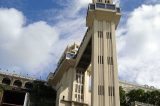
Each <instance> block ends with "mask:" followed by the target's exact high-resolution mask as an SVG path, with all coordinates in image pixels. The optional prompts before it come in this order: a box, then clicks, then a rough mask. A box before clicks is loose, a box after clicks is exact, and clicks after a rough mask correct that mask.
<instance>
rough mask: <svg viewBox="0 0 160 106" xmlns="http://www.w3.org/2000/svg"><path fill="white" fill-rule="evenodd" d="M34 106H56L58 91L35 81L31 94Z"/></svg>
mask: <svg viewBox="0 0 160 106" xmlns="http://www.w3.org/2000/svg"><path fill="white" fill-rule="evenodd" d="M30 98H31V102H32V106H55V100H56V91H55V90H54V89H53V88H52V87H51V86H48V85H46V84H45V82H42V81H34V82H33V89H32V90H31V92H30Z"/></svg>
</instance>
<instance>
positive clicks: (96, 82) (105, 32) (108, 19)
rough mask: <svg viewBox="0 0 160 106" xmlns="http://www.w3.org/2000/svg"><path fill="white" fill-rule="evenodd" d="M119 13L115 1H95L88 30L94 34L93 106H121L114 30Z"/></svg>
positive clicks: (89, 12)
mask: <svg viewBox="0 0 160 106" xmlns="http://www.w3.org/2000/svg"><path fill="white" fill-rule="evenodd" d="M119 10H120V9H119V8H116V6H115V5H114V4H112V0H93V4H90V5H89V10H88V14H87V26H88V27H89V29H90V30H92V35H91V36H92V37H91V39H92V59H91V64H92V95H91V96H92V97H91V101H92V106H120V102H119V84H118V72H117V56H116V55H117V54H116V38H115V29H116V27H117V25H118V22H119V20H120V16H121V14H120V11H119Z"/></svg>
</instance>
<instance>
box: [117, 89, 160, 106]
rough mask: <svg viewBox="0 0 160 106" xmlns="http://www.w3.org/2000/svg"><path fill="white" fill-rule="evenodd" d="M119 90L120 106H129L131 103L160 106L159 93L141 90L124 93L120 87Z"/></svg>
mask: <svg viewBox="0 0 160 106" xmlns="http://www.w3.org/2000/svg"><path fill="white" fill-rule="evenodd" d="M119 89H120V104H121V106H129V104H130V103H131V102H135V101H138V102H143V103H148V104H154V105H156V106H160V91H157V90H155V91H147V92H145V91H144V90H143V89H137V90H131V91H130V92H128V93H126V92H125V91H124V90H123V88H122V87H120V88H119Z"/></svg>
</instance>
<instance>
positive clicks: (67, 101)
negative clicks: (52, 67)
mask: <svg viewBox="0 0 160 106" xmlns="http://www.w3.org/2000/svg"><path fill="white" fill-rule="evenodd" d="M120 17H121V13H120V9H119V8H118V7H116V5H115V4H113V1H112V0H92V3H91V4H89V7H88V11H87V17H86V26H87V27H88V29H87V31H86V34H85V36H84V38H83V41H82V43H81V45H80V47H79V49H78V48H77V45H73V46H71V47H70V48H71V50H69V51H68V52H65V53H64V55H63V56H62V59H60V62H59V63H60V64H58V67H57V70H56V71H55V73H54V74H50V75H49V82H50V83H52V84H53V85H54V86H56V89H57V97H58V98H57V106H70V105H72V106H87V105H92V106H119V105H120V101H119V84H118V83H119V82H118V72H117V55H116V39H115V30H116V28H117V26H118V23H119V20H120ZM77 49H78V52H77ZM75 51H76V52H77V53H76V52H75ZM68 56H71V58H69V59H67V58H68ZM62 60H63V61H62ZM90 76H92V77H91V83H92V84H91V83H90V82H89V80H88V79H90ZM88 85H91V92H90V90H89V89H88Z"/></svg>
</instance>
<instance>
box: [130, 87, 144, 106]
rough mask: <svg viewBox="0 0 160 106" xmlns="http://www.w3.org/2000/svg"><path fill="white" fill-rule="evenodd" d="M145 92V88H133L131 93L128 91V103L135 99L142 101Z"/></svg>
mask: <svg viewBox="0 0 160 106" xmlns="http://www.w3.org/2000/svg"><path fill="white" fill-rule="evenodd" d="M144 93H145V91H144V90H143V89H138V90H131V91H130V92H129V93H127V98H128V101H127V103H128V104H130V103H131V102H135V101H139V102H142V101H143V96H144Z"/></svg>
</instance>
